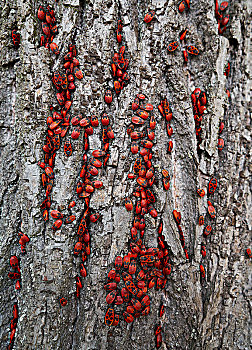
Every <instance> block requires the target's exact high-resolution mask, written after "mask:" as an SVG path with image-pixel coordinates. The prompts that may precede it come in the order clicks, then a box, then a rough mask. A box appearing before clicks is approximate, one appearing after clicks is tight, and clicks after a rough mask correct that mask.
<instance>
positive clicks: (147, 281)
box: [104, 94, 171, 345]
mask: <svg viewBox="0 0 252 350" xmlns="http://www.w3.org/2000/svg"><path fill="white" fill-rule="evenodd" d="M145 101H146V97H145V95H143V94H138V95H137V96H136V98H135V100H134V102H133V103H132V110H133V112H134V116H133V117H132V118H131V122H132V124H130V126H129V127H128V129H127V133H128V135H129V136H130V138H131V140H132V143H131V152H132V154H133V155H136V154H138V153H139V156H138V157H137V159H136V160H135V162H134V165H133V169H132V170H133V172H131V173H129V174H128V178H129V179H136V182H137V184H136V186H137V187H136V188H135V191H134V192H133V196H134V197H135V198H136V203H135V205H133V202H132V200H131V199H130V198H126V199H125V207H126V210H127V211H133V209H134V211H135V215H134V219H133V224H132V227H131V230H130V231H131V239H130V244H129V246H130V251H129V252H128V253H127V254H126V255H125V256H124V257H121V256H118V257H116V258H115V269H112V270H111V271H110V272H109V273H108V280H107V283H106V284H105V286H104V288H105V289H106V290H107V291H109V292H110V293H109V294H108V295H107V297H106V301H107V303H108V304H109V305H110V307H109V308H108V310H107V312H106V315H105V324H107V325H109V326H116V325H117V324H118V323H119V313H118V311H115V308H118V307H119V305H124V312H123V317H124V320H125V321H126V322H127V323H131V322H133V321H134V319H135V318H138V317H140V316H141V315H143V316H146V315H148V314H149V312H150V303H151V301H150V297H149V295H148V294H147V293H148V290H150V289H152V288H153V287H154V286H155V285H156V289H160V288H161V289H163V288H164V287H165V285H166V282H167V276H168V275H169V274H170V273H171V265H170V260H169V256H168V254H169V253H168V247H167V243H166V241H165V237H164V235H163V233H162V232H163V223H162V220H160V224H159V227H158V237H157V240H158V248H147V247H145V245H144V243H143V240H144V234H145V228H146V223H145V216H146V215H147V214H150V216H152V217H153V218H156V217H157V216H158V213H157V211H156V209H155V208H154V206H153V204H154V203H155V202H156V197H155V195H154V193H153V190H152V186H153V183H154V181H155V176H154V166H153V164H152V156H153V153H152V147H153V141H154V138H155V127H156V121H155V118H154V115H153V112H152V111H153V105H151V104H150V103H146V102H145ZM136 128H139V130H136ZM164 174H165V176H166V177H168V176H169V175H168V172H167V171H166V172H164ZM121 277H122V278H121ZM122 280H123V283H122ZM162 310H163V308H162ZM163 312H164V310H163V311H162V312H161V315H163ZM158 334H160V335H158V336H157V339H158V340H157V344H159V343H160V345H161V342H162V337H161V328H160V332H159V333H158Z"/></svg>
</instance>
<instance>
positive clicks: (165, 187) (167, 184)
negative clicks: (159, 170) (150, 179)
mask: <svg viewBox="0 0 252 350" xmlns="http://www.w3.org/2000/svg"><path fill="white" fill-rule="evenodd" d="M163 186H164V190H165V191H168V190H169V188H170V182H169V181H168V180H167V179H166V178H165V177H164V178H163Z"/></svg>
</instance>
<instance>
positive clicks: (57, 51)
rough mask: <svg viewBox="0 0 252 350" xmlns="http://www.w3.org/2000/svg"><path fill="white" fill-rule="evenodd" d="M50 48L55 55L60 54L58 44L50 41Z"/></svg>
mask: <svg viewBox="0 0 252 350" xmlns="http://www.w3.org/2000/svg"><path fill="white" fill-rule="evenodd" d="M50 49H51V50H52V52H53V53H54V54H55V55H59V54H60V51H59V48H58V45H57V44H55V43H54V42H52V43H51V44H50Z"/></svg>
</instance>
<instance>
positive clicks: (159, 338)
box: [156, 333, 162, 349]
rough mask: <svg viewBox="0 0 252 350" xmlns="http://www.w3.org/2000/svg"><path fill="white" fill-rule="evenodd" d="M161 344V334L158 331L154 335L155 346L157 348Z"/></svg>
mask: <svg viewBox="0 0 252 350" xmlns="http://www.w3.org/2000/svg"><path fill="white" fill-rule="evenodd" d="M161 345H162V335H161V333H159V334H157V336H156V347H157V349H159V348H160V346H161Z"/></svg>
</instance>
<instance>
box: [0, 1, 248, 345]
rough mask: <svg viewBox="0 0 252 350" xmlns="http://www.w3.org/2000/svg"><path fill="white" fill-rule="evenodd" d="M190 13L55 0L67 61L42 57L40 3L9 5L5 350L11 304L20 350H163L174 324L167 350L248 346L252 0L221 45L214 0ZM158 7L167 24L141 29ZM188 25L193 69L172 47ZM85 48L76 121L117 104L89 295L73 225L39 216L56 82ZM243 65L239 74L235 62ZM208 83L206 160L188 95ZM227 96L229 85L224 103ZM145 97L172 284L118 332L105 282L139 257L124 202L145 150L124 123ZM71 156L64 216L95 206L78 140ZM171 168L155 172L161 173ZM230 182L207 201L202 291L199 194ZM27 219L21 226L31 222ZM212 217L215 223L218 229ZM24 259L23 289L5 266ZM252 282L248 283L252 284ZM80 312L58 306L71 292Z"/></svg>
mask: <svg viewBox="0 0 252 350" xmlns="http://www.w3.org/2000/svg"><path fill="white" fill-rule="evenodd" d="M191 3H192V4H191V9H190V11H189V12H184V13H183V14H179V12H178V10H177V5H176V4H177V2H175V1H173V0H172V1H171V0H169V1H162V0H159V1H158V0H153V1H152V2H149V1H148V2H147V1H143V0H141V1H135V0H132V1H126V0H118V1H114V0H113V1H112V0H103V1H101V0H92V1H85V0H59V1H58V3H55V2H54V1H52V0H50V1H48V2H47V4H51V5H53V6H54V9H55V12H56V19H57V24H58V26H59V34H58V35H57V36H56V39H55V42H56V43H57V44H58V45H59V48H60V50H61V54H60V55H59V58H57V59H56V56H55V55H52V54H51V53H49V51H48V50H47V49H45V48H44V47H42V48H41V47H40V48H39V37H40V35H41V24H40V22H39V21H38V19H37V9H38V7H39V5H40V4H41V3H39V2H37V1H34V0H33V1H25V0H12V1H9V0H2V1H1V4H0V11H1V18H0V47H1V52H0V57H1V60H0V62H1V65H0V77H1V89H0V113H1V124H0V135H1V137H0V151H1V163H0V184H1V186H0V191H1V192H0V193H1V199H0V200H1V202H0V208H1V223H0V225H1V228H0V235H1V239H0V315H1V316H0V343H1V349H5V348H6V345H7V344H8V342H9V334H10V319H11V317H12V307H13V304H14V302H15V301H17V302H18V307H19V320H18V327H17V332H16V339H15V342H14V349H16V350H21V349H22V350H24V349H41V350H42V349H43V350H45V349H46V350H49V349H62V350H67V349H75V350H77V349H79V350H80V349H83V350H84V349H85V350H87V349H125V350H126V349H154V348H155V336H154V328H155V325H156V324H157V323H158V322H159V317H158V309H159V305H160V302H161V301H163V303H164V305H165V309H166V312H165V317H163V318H162V321H161V324H162V327H163V345H162V347H161V349H162V350H163V349H170V350H172V349H173V350H175V349H191V350H192V349H204V350H212V349H223V350H224V349H225V350H227V349H232V350H235V349H244V350H245V349H249V348H250V342H251V335H250V332H249V328H250V327H251V323H250V322H251V318H250V316H251V305H250V302H251V299H250V294H249V273H250V272H251V262H249V260H248V259H246V258H245V256H244V251H245V249H246V248H248V247H249V245H250V244H251V243H250V233H249V229H250V228H251V226H250V224H251V223H250V220H251V212H250V211H249V206H250V204H251V192H250V189H249V176H250V174H251V173H250V169H249V160H250V158H249V157H250V155H249V151H250V130H251V129H250V125H249V123H250V120H249V113H248V110H249V108H248V107H249V84H248V81H249V32H250V26H249V21H250V17H249V14H250V9H249V4H248V3H249V2H248V1H245V0H243V1H233V2H232V3H231V5H230V25H229V28H228V30H227V32H226V34H225V36H224V37H223V36H221V37H220V36H219V35H218V30H217V22H216V19H215V17H214V1H207V0H201V1H193V0H192V1H191ZM148 9H155V10H156V19H155V20H153V21H152V22H151V23H149V24H146V23H144V22H143V17H144V15H145V13H146V12H147V10H148ZM119 15H120V16H121V17H122V20H123V23H124V27H123V38H124V40H125V42H126V45H127V54H126V56H128V57H129V59H130V64H129V69H128V72H129V74H130V77H131V80H130V83H129V84H128V85H127V87H126V88H124V90H123V91H122V93H121V94H120V96H119V98H114V101H113V103H112V105H111V107H110V108H109V107H107V106H106V105H105V103H104V99H103V96H104V90H105V89H106V87H107V86H108V85H110V86H111V87H112V78H111V72H110V63H111V57H112V56H113V53H114V52H115V51H116V50H118V45H117V43H116V39H115V27H116V22H117V19H118V16H119ZM15 22H16V24H17V27H18V28H19V31H20V34H21V44H20V48H19V49H18V50H17V49H15V48H13V45H12V42H11V38H10V33H11V29H12V27H13V25H14V23H15ZM185 28H188V29H189V35H188V44H191V45H195V46H196V47H197V48H198V49H199V50H200V55H199V56H197V57H192V58H191V59H189V62H188V64H187V66H185V65H184V62H183V55H182V52H181V51H180V49H179V50H177V51H176V52H175V53H174V54H168V52H167V45H168V43H169V42H171V41H173V40H178V38H179V33H180V32H181V31H182V30H183V29H185ZM73 40H75V42H76V45H77V49H78V59H79V61H80V64H81V69H82V71H83V73H84V75H85V76H84V79H83V80H81V81H79V82H77V88H76V91H75V93H74V96H73V106H72V108H71V114H72V115H76V114H79V113H82V114H84V115H92V114H95V115H98V116H100V115H101V113H102V112H104V111H106V112H107V113H109V114H110V115H111V117H112V119H113V124H112V125H113V130H114V131H115V140H114V141H113V143H112V151H111V158H110V160H109V163H108V167H107V169H106V170H105V171H104V170H103V171H102V172H100V174H99V176H98V179H100V180H101V181H103V183H104V188H103V189H101V190H97V191H96V192H95V194H94V195H93V197H92V200H91V207H92V208H93V209H97V211H98V212H100V213H101V214H102V219H101V220H99V221H98V222H97V223H96V224H92V225H91V229H90V232H91V235H92V242H91V256H90V257H89V259H88V262H87V264H86V266H87V271H88V276H87V278H86V279H85V281H84V287H83V289H82V291H81V297H80V300H77V301H76V298H75V296H74V292H75V280H74V277H75V275H76V274H77V273H78V269H79V261H78V259H76V258H74V257H73V253H72V252H73V246H74V243H75V242H76V231H77V224H74V225H65V226H63V228H62V229H61V230H60V231H57V233H53V232H52V230H51V229H50V227H51V225H52V222H53V221H52V219H50V222H49V223H47V224H45V223H44V220H43V218H42V213H41V210H40V207H39V205H40V203H41V202H42V200H43V198H44V190H43V189H42V186H41V169H40V168H39V167H38V166H37V162H38V161H39V160H42V158H43V151H42V146H43V144H44V141H45V135H46V129H47V126H46V118H47V116H48V115H49V113H50V111H49V105H50V104H53V105H56V98H55V90H54V89H53V86H52V83H51V73H52V71H54V70H56V69H57V68H59V67H60V66H61V65H62V58H63V55H64V54H65V53H66V52H67V51H66V50H67V48H68V44H69V43H70V42H72V41H73ZM228 60H229V61H230V62H231V72H230V76H229V78H228V79H226V77H225V76H224V75H223V69H224V65H225V63H226V62H227V61H228ZM196 87H200V88H201V89H202V90H205V91H206V93H207V96H208V105H207V113H206V114H205V116H204V119H203V123H202V128H203V143H202V149H203V152H202V154H201V156H200V158H199V157H198V154H197V147H196V136H195V126H194V119H193V111H192V104H191V98H190V95H191V93H192V91H193V90H194V88H196ZM226 88H228V89H229V90H230V92H231V102H228V99H227V95H226V92H225V91H226ZM139 92H142V93H145V94H146V95H147V96H148V102H150V103H152V104H153V105H154V106H155V116H156V119H157V122H158V123H157V128H156V140H157V142H156V144H155V146H154V148H153V149H154V154H155V157H154V160H153V163H154V164H155V165H156V174H157V178H158V181H157V183H156V185H154V190H155V193H156V195H157V198H158V201H157V204H156V207H157V210H158V213H159V216H158V220H154V219H152V218H151V217H149V220H147V230H146V234H145V237H146V240H145V244H146V246H148V247H150V246H156V245H157V243H156V229H157V224H158V223H159V219H160V218H161V217H162V218H163V220H164V232H165V233H164V234H165V236H166V240H167V242H168V244H169V247H170V250H171V253H172V254H171V259H172V263H173V272H172V274H171V275H170V276H169V280H168V285H167V287H166V289H165V291H164V292H163V291H158V292H157V291H155V290H152V291H151V294H150V295H151V299H152V303H151V312H150V314H149V315H148V316H147V317H141V318H140V319H138V320H136V321H135V322H134V323H133V324H130V325H128V324H126V323H125V322H124V320H123V319H122V316H121V321H120V324H119V326H118V327H116V328H115V329H114V328H113V329H109V328H108V327H107V326H105V325H104V314H105V312H106V308H107V305H106V302H105V297H106V292H105V290H104V288H103V285H104V284H105V281H106V274H107V273H108V271H109V269H111V267H112V266H113V261H114V258H115V257H116V256H117V255H120V254H125V253H126V252H127V250H128V244H127V242H128V239H129V235H130V227H131V219H132V214H130V213H127V212H126V209H125V208H124V205H123V198H124V197H125V196H126V195H130V194H131V193H132V191H133V188H134V186H135V182H134V181H129V180H128V179H127V174H128V172H129V170H130V166H131V164H132V162H133V159H134V158H135V157H133V156H132V154H131V153H130V139H129V136H128V135H127V133H126V126H127V125H129V124H130V119H131V115H132V111H131V103H132V102H133V100H134V98H135V95H136V94H137V93H139ZM164 97H167V99H168V100H169V101H170V104H171V108H172V110H173V119H172V122H171V124H172V127H173V129H174V135H173V136H172V140H173V143H174V149H173V152H172V155H168V154H167V152H166V150H167V143H168V138H167V134H166V129H165V124H164V120H163V119H162V118H161V116H160V115H159V113H158V110H157V106H158V104H159V102H160V99H161V98H164ZM220 120H224V123H225V129H224V132H223V138H224V140H225V148H224V150H223V151H222V152H221V153H218V150H217V142H218V128H219V122H220ZM99 130H100V129H96V131H95V133H94V136H91V137H90V141H91V142H90V149H91V150H94V149H99V148H100V147H101V144H100V131H99ZM73 144H74V152H73V155H72V156H71V157H70V158H69V159H66V157H65V156H64V153H63V147H62V146H61V148H60V150H59V151H58V152H57V156H56V165H55V169H54V171H55V175H56V181H55V186H54V188H53V195H52V198H53V203H52V208H53V209H57V208H58V207H60V208H61V209H64V208H66V207H67V205H68V203H69V202H70V201H71V200H73V199H75V200H76V202H77V206H76V207H75V208H74V211H73V212H74V213H75V214H76V216H77V217H78V218H79V217H80V215H81V211H82V208H83V205H82V203H81V201H80V200H78V199H76V198H77V197H76V195H75V194H76V191H75V187H76V182H77V181H78V176H79V171H80V168H81V159H82V137H80V138H79V139H78V140H76V141H75V142H73ZM163 168H166V169H167V170H168V171H169V173H170V175H171V188H170V190H169V191H168V192H164V191H163V188H162V182H161V175H160V171H161V169H163ZM158 174H159V175H158ZM213 175H214V176H215V177H216V178H217V179H218V182H219V187H218V190H217V191H216V192H215V194H214V195H213V196H211V198H210V200H211V201H212V202H213V203H214V205H215V208H216V210H217V220H216V222H213V221H211V222H212V226H213V231H214V233H213V234H212V235H211V237H210V238H208V239H207V257H206V259H205V262H204V266H205V268H206V279H205V282H203V283H201V282H200V273H199V265H200V263H201V254H200V244H201V242H202V241H203V239H202V231H203V228H202V226H198V225H197V222H198V216H199V213H200V214H205V213H206V210H207V198H206V197H204V199H202V198H199V197H198V196H197V193H196V190H197V188H205V189H206V187H207V184H208V181H209V179H210V178H211V176H213ZM173 209H177V210H179V211H180V212H181V215H182V225H181V226H182V229H183V231H184V235H185V241H186V246H187V248H188V250H189V254H190V257H191V259H190V262H189V261H187V260H186V259H185V257H184V253H183V250H182V248H181V244H180V241H179V234H178V230H177V227H176V224H175V222H174V220H173V217H172V211H173ZM21 222H22V224H21ZM209 222H210V221H209ZM20 229H21V230H22V231H23V232H24V233H26V234H27V235H28V236H29V237H30V242H29V243H28V245H27V254H26V255H25V256H21V253H20V246H19V244H18V238H17V233H18V231H19V230H20ZM13 254H17V255H18V256H20V257H21V272H22V289H21V290H20V291H18V292H17V291H15V289H14V283H13V281H11V280H9V279H8V271H9V257H10V256H11V255H13ZM250 287H251V284H250ZM62 296H64V297H66V298H67V299H68V304H67V306H66V307H65V308H62V307H60V304H59V298H60V297H62Z"/></svg>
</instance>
